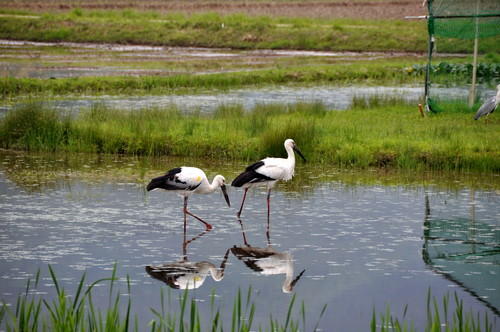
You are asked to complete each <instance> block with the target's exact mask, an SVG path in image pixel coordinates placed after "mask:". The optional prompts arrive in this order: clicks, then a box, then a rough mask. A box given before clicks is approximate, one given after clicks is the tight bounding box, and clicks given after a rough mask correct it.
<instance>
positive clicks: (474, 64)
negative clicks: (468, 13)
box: [468, 0, 480, 107]
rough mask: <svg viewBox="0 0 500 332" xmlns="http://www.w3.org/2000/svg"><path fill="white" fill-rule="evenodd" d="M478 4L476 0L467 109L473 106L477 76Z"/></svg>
mask: <svg viewBox="0 0 500 332" xmlns="http://www.w3.org/2000/svg"><path fill="white" fill-rule="evenodd" d="M479 2H480V0H476V32H475V36H474V59H473V61H472V82H471V86H470V91H469V103H468V104H469V107H472V106H473V105H474V102H475V101H476V76H477V52H478V45H479V38H478V37H479V17H478V16H477V15H479Z"/></svg>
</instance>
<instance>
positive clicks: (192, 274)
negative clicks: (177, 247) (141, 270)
mask: <svg viewBox="0 0 500 332" xmlns="http://www.w3.org/2000/svg"><path fill="white" fill-rule="evenodd" d="M208 232H209V230H205V231H204V232H202V233H200V234H199V235H197V236H195V237H194V238H192V239H191V240H189V241H186V233H185V232H184V241H183V244H182V260H181V261H178V262H173V263H166V264H161V265H148V266H146V272H147V273H148V274H149V275H150V276H151V277H153V278H155V279H158V280H161V281H163V282H164V283H165V284H167V285H168V286H170V287H172V288H175V289H195V288H199V287H201V285H203V283H204V282H205V279H206V277H207V276H208V275H210V276H211V277H212V279H214V280H215V281H221V280H222V279H223V278H224V270H225V268H226V261H227V258H228V256H229V249H228V250H226V253H225V255H224V258H223V259H222V262H221V264H220V266H219V267H216V266H215V265H214V264H213V263H211V262H208V261H201V262H190V261H189V260H188V257H187V246H188V244H189V243H191V242H192V241H194V240H196V239H199V238H200V237H202V236H203V235H205V234H206V233H208Z"/></svg>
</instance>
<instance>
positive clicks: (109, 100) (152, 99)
mask: <svg viewBox="0 0 500 332" xmlns="http://www.w3.org/2000/svg"><path fill="white" fill-rule="evenodd" d="M433 91H434V92H436V93H437V94H439V95H440V96H441V97H442V98H448V99H454V100H460V99H463V100H465V98H466V97H467V95H468V89H467V88H466V87H454V88H435V89H434V90H433ZM423 93H424V89H423V87H414V86H400V87H395V86H378V87H368V86H347V87H346V86H343V87H339V86H315V87H286V86H280V87H277V86H273V87H267V88H260V89H235V90H230V91H227V92H214V91H211V92H207V93H199V94H188V95H161V96H132V97H131V96H102V97H92V96H89V97H83V98H71V99H54V100H51V101H45V102H44V104H46V105H48V106H50V107H53V108H56V109H60V110H70V111H74V110H81V109H86V108H90V107H93V106H95V105H104V106H107V107H109V108H114V109H125V110H138V109H144V108H164V107H176V108H177V109H179V110H181V111H183V112H193V110H197V111H199V112H200V113H205V114H209V113H212V112H213V111H214V110H215V109H217V108H218V107H220V106H222V105H242V106H243V107H244V109H246V110H251V109H253V108H254V107H255V106H256V105H268V104H275V103H277V102H278V101H279V102H280V103H282V104H283V103H284V104H290V105H291V104H296V103H321V104H323V105H324V106H325V107H326V108H327V109H331V110H345V109H348V108H349V107H350V106H351V105H352V101H353V98H355V97H356V98H361V99H369V98H370V97H381V98H397V99H403V100H405V101H408V102H414V103H415V104H417V103H421V102H422V100H423ZM479 93H480V94H481V95H485V96H490V95H491V94H492V93H493V92H491V91H490V90H487V89H486V90H484V91H483V90H480V92H479ZM22 104H24V102H23V101H21V100H20V101H19V102H18V103H17V105H22ZM12 107H16V104H15V105H4V106H0V110H1V111H4V112H6V111H8V110H9V109H12Z"/></svg>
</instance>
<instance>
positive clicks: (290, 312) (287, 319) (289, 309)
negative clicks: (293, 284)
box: [284, 294, 296, 331]
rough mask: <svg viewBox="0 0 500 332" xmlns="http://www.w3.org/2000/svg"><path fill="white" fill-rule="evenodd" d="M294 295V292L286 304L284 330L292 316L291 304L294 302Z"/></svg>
mask: <svg viewBox="0 0 500 332" xmlns="http://www.w3.org/2000/svg"><path fill="white" fill-rule="evenodd" d="M295 296H296V294H293V296H292V299H291V300H290V304H289V305H288V311H287V313H286V321H285V328H284V330H285V331H286V329H287V328H288V324H289V323H290V318H291V317H292V310H293V304H294V303H295Z"/></svg>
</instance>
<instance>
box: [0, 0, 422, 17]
mask: <svg viewBox="0 0 500 332" xmlns="http://www.w3.org/2000/svg"><path fill="white" fill-rule="evenodd" d="M0 7H2V8H12V9H26V10H33V11H66V10H72V9H75V8H82V9H117V10H118V9H135V10H154V11H159V12H183V13H200V12H208V11H209V12H217V13H220V14H222V15H225V14H234V13H245V14H247V15H268V16H286V17H308V18H357V19H403V18H404V17H405V16H411V15H424V14H425V12H426V9H425V7H423V6H422V0H393V1H391V0H372V1H369V0H366V1H364V0H358V1H345V0H344V1H342V0H338V1H336V0H334V1H265V0H264V1H259V0H256V1H206V0H192V1H181V0H171V1H168V0H167V1H158V0H145V1H128V0H83V1H63V0H45V1H42V0H34V1H32V0H29V1H28V0H21V1H15V2H12V1H5V0H1V1H0Z"/></svg>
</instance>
